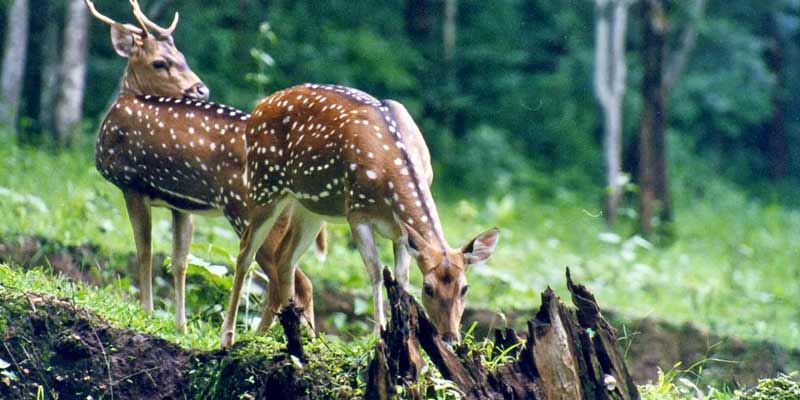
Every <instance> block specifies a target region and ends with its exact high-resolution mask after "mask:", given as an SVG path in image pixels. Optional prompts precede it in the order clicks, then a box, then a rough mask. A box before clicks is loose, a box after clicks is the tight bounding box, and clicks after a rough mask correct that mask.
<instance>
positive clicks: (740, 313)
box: [0, 0, 800, 367]
mask: <svg viewBox="0 0 800 400" xmlns="http://www.w3.org/2000/svg"><path fill="white" fill-rule="evenodd" d="M95 4H96V6H97V8H98V10H99V11H100V12H101V13H104V14H106V15H108V16H109V17H111V18H113V19H115V20H117V21H120V22H132V21H133V17H132V15H131V12H130V6H129V4H128V2H127V1H124V0H113V1H112V0H97V1H95ZM141 4H142V6H143V9H144V10H145V12H146V13H147V14H148V15H149V16H150V18H151V19H153V20H154V21H157V22H159V23H161V24H162V25H167V24H168V21H171V19H172V15H173V12H175V11H179V12H180V16H181V19H180V21H181V22H180V23H179V24H178V27H177V30H176V31H175V33H174V38H175V42H176V45H177V47H178V48H179V49H180V50H181V51H182V52H183V53H184V54H185V55H186V57H187V59H188V62H189V65H190V66H191V68H192V69H193V70H194V72H196V73H197V75H198V76H200V77H201V79H203V81H204V82H205V83H206V84H207V85H208V86H209V87H210V89H211V100H213V101H216V102H221V103H227V104H230V105H233V106H236V107H238V108H241V109H243V110H250V109H251V108H252V107H253V105H254V104H255V102H256V101H258V100H259V99H260V98H261V97H263V96H264V95H267V94H269V93H271V92H273V91H275V90H277V89H281V88H285V87H288V86H291V85H294V84H299V83H304V82H318V83H335V84H342V85H348V86H352V87H355V88H359V89H361V90H364V91H366V92H369V93H371V94H373V95H375V96H376V97H378V98H392V99H396V100H398V101H400V102H402V103H403V104H404V105H405V106H406V107H407V108H408V109H409V111H410V112H411V115H412V116H413V117H414V119H415V120H416V122H417V123H418V124H419V125H420V128H421V130H422V132H423V134H424V135H425V138H426V140H427V142H428V145H429V147H430V149H431V153H432V158H433V162H434V168H435V170H436V180H435V184H434V191H435V197H436V199H437V205H438V208H439V210H440V212H441V214H442V220H443V224H444V228H445V231H446V232H447V234H448V237H451V236H452V237H453V238H454V239H453V243H460V242H461V241H462V240H464V239H466V238H467V237H470V236H469V235H474V234H475V232H479V231H480V230H481V229H486V228H487V227H490V226H499V227H500V228H501V229H502V230H503V234H502V235H503V236H502V239H501V242H500V244H499V245H498V250H497V252H496V254H495V255H494V256H493V258H492V260H491V261H490V263H489V264H490V266H489V267H487V268H475V269H474V271H472V272H470V274H471V277H470V280H471V281H470V283H471V284H472V286H471V287H472V289H471V290H470V293H471V294H470V300H469V301H470V305H471V306H473V307H485V308H489V309H492V310H502V309H512V308H513V309H525V308H531V307H533V306H535V305H536V304H537V301H538V293H539V291H541V290H542V289H544V287H546V286H547V285H549V284H552V285H555V286H556V287H558V282H562V281H563V268H564V266H570V267H571V268H573V272H574V273H575V274H576V276H579V280H582V281H583V282H585V283H586V284H587V285H588V286H589V287H591V288H593V289H594V290H596V291H597V293H598V299H599V300H600V301H601V303H603V304H607V305H608V306H609V307H613V308H614V309H616V310H618V311H621V312H622V313H625V314H626V315H635V316H649V315H655V316H661V317H665V318H668V319H670V320H673V321H676V322H679V321H687V320H692V321H697V322H700V323H702V324H704V325H705V326H710V327H711V328H712V329H715V330H718V331H720V332H724V333H726V334H727V333H730V334H735V335H740V336H743V337H747V338H753V337H757V338H765V337H766V338H770V339H773V340H775V341H777V342H779V343H782V344H784V345H787V346H792V347H796V346H797V343H800V323H798V321H800V311H799V310H800V285H799V284H798V282H800V269H799V268H798V263H797V260H799V259H800V185H799V184H800V0H767V1H753V0H637V1H631V0H594V1H592V0H563V1H548V0H497V1H479V0H402V1H401V0H398V1H377V0H329V1H286V0H231V1H219V0H204V1H200V0H141ZM0 12H1V14H2V16H3V17H2V19H0V37H2V38H4V42H2V46H3V47H2V51H3V54H2V58H3V59H2V72H1V73H2V77H1V78H2V80H1V82H0V83H1V85H0V91H1V94H0V221H2V224H0V239H2V238H4V237H7V238H12V237H16V235H30V234H35V235H41V236H43V237H45V238H48V239H52V240H55V241H57V242H59V243H64V244H81V243H85V242H89V243H93V244H97V245H98V246H99V248H100V249H102V251H108V252H111V253H113V254H115V255H119V254H123V256H119V257H118V259H124V260H127V258H125V257H127V254H129V253H130V252H132V251H133V249H134V245H133V240H132V236H131V234H130V227H129V224H128V221H127V218H126V217H125V213H124V206H123V205H122V196H121V195H120V193H119V191H118V190H117V189H116V188H115V187H113V185H111V184H110V183H107V182H105V181H104V180H103V179H102V178H101V177H100V176H99V174H98V173H97V172H96V171H95V169H94V161H93V159H94V148H93V142H94V138H95V135H96V129H97V126H98V124H99V122H100V119H101V118H102V116H103V114H104V112H105V110H106V108H107V107H108V106H109V105H110V102H111V101H112V99H113V97H114V92H115V90H116V88H117V86H118V84H119V80H120V78H121V76H122V73H123V69H124V66H125V60H124V59H122V58H120V57H119V56H117V55H116V53H115V52H114V50H113V48H112V46H111V43H110V38H109V28H108V26H106V25H104V24H101V23H98V22H97V21H95V20H94V19H93V18H91V17H90V16H89V15H88V14H89V13H88V11H87V9H86V6H85V4H84V2H83V0H61V1H56V0H0ZM161 216H162V217H164V216H166V214H161ZM162 219H165V218H162ZM199 220H200V219H199ZM197 225H198V229H197V230H196V231H195V232H196V233H195V242H196V243H200V244H209V245H214V246H215V248H222V249H224V251H222V252H217V254H224V252H225V251H229V252H232V251H233V250H234V249H236V244H237V241H236V238H235V235H233V234H232V233H231V231H230V229H229V228H228V227H227V224H225V223H224V221H220V220H217V221H215V222H212V223H211V224H207V223H205V222H201V223H198V224H197ZM331 231H332V235H333V236H332V240H331V243H332V249H331V257H329V260H331V261H329V263H330V264H331V265H335V266H336V268H332V267H326V266H325V265H322V264H320V263H318V262H317V261H316V260H313V259H311V257H306V258H304V259H303V261H302V262H303V268H304V270H306V271H307V272H308V273H309V276H311V277H312V279H314V282H315V287H325V285H326V284H329V286H330V287H335V288H336V289H337V290H343V288H347V289H348V290H353V291H354V292H355V293H356V298H357V299H358V301H357V302H356V303H355V306H354V309H355V314H358V315H361V316H364V317H363V321H361V322H362V323H363V329H361V330H360V332H362V333H363V332H368V330H369V328H368V326H369V325H368V324H367V323H366V322H365V321H366V320H367V318H368V315H369V312H368V309H369V303H370V302H369V295H370V293H369V290H368V289H367V287H368V285H367V283H366V282H367V277H366V274H365V273H364V271H363V265H362V263H361V261H360V259H359V258H358V256H357V255H356V253H355V252H354V251H353V250H352V249H349V248H347V246H346V245H344V244H345V243H346V242H347V233H346V228H339V227H332V228H331ZM455 238H458V240H455ZM154 239H155V240H154V243H155V246H156V249H157V250H159V251H167V250H168V249H169V243H170V231H169V224H168V223H167V222H166V221H165V220H164V221H162V222H161V223H159V224H156V225H154ZM209 248H210V247H209ZM384 250H385V251H386V253H385V254H389V250H387V249H384ZM210 253H211V251H201V250H198V249H193V254H194V255H195V256H198V257H199V258H214V257H211V256H209V257H206V255H207V254H210ZM217 258H220V257H217ZM221 258H222V259H223V262H222V263H225V262H229V260H225V257H224V256H223V257H221ZM307 259H308V260H307ZM195 261H197V259H196V260H195ZM122 264H123V263H122V262H121V263H120V265H122ZM198 264H199V261H198ZM92 267H93V266H92ZM223 270H224V268H223ZM93 271H94V270H93ZM117 272H119V270H117ZM93 273H95V274H108V275H109V276H106V277H105V278H107V280H106V281H105V282H110V283H109V284H110V285H119V287H122V288H124V289H123V290H130V291H131V293H133V289H128V286H129V285H127V283H128V281H124V280H123V281H119V280H118V279H119V278H118V276H113V277H112V276H111V273H110V272H108V271H106V270H102V271H99V272H96V271H95V272H93ZM190 273H191V272H190ZM119 275H122V276H124V274H122V273H120V274H119ZM413 275H415V273H412V283H414V282H416V281H414V279H417V278H415V277H414V276H413ZM119 282H123V283H124V284H123V283H119ZM214 282H216V281H214ZM318 282H320V285H319V286H316V285H317V283H318ZM326 282H327V283H326ZM156 283H157V285H160V286H159V287H160V288H161V289H160V290H161V292H160V296H161V297H162V298H163V299H164V300H162V301H163V302H164V303H163V304H162V305H165V308H167V309H168V308H169V307H170V305H169V300H168V299H169V298H170V296H169V292H168V291H166V290H169V289H168V288H169V287H170V286H171V285H170V284H169V278H168V277H166V278H165V279H162V281H161V282H160V283H159V281H157V282H156ZM192 284H194V285H195V286H194V287H195V289H194V291H193V289H192V288H191V286H190V289H189V291H190V292H189V307H190V308H189V310H190V314H193V315H194V316H197V315H198V314H199V315H200V317H199V319H200V320H201V321H206V322H207V321H212V322H214V321H215V320H214V319H215V318H216V319H218V318H219V310H220V309H221V307H222V306H221V304H224V299H225V296H226V293H227V292H225V290H219V291H216V292H214V291H209V290H203V289H202V288H204V287H205V286H202V285H200V284H198V283H197V281H194V283H192V282H191V281H190V285H192ZM228 284H229V283H228ZM220 285H221V287H223V289H224V285H225V283H220ZM114 287H115V288H116V287H117V286H114ZM165 288H167V289H165ZM208 304H216V305H217V308H211V307H208ZM318 304H323V302H322V301H321V300H320V302H319V303H318ZM206 307H207V308H206ZM339 317H340V316H337V315H331V316H330V318H331V320H332V321H333V322H332V323H333V324H339V323H340V322H341V321H340V320H341V318H339ZM337 318H338V319H337ZM211 325H212V326H215V325H214V324H211ZM209 337H212V338H215V337H216V334H213V335H211V336H209ZM670 365H671V364H670ZM667 367H669V365H667Z"/></svg>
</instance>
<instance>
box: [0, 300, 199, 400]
mask: <svg viewBox="0 0 800 400" xmlns="http://www.w3.org/2000/svg"><path fill="white" fill-rule="evenodd" d="M2 301H3V305H2V306H1V307H2V311H3V318H4V319H5V321H6V330H5V332H4V334H3V348H2V349H0V355H1V356H0V358H2V359H4V360H7V361H9V362H10V363H12V366H11V367H9V370H10V371H12V372H13V373H14V374H15V375H16V379H11V378H9V377H6V378H5V379H3V382H2V384H0V397H2V398H4V399H6V398H7V399H30V398H36V394H37V391H39V390H43V391H44V393H45V394H46V398H50V397H51V395H52V394H56V393H57V394H58V398H59V399H87V398H89V397H87V396H92V397H91V398H95V399H96V398H119V399H135V398H138V399H145V398H147V399H168V398H179V397H183V394H184V393H186V392H187V382H186V379H185V377H184V372H183V371H185V370H186V369H187V366H188V365H189V364H190V359H191V358H192V353H191V352H188V351H186V350H183V349H181V348H180V347H178V346H177V345H175V344H172V343H170V342H168V341H165V340H162V339H159V338H155V337H152V336H149V335H143V334H140V333H137V332H134V331H131V330H124V329H116V328H113V327H110V326H109V325H108V324H107V323H106V322H104V321H102V320H101V319H100V318H97V317H96V316H94V315H92V314H91V313H89V312H87V311H85V310H82V309H79V308H76V307H73V306H72V305H71V304H69V303H68V302H66V301H64V300H60V299H56V298H53V297H48V296H37V295H33V294H19V295H17V296H9V297H6V298H3V299H2ZM40 387H41V389H40Z"/></svg>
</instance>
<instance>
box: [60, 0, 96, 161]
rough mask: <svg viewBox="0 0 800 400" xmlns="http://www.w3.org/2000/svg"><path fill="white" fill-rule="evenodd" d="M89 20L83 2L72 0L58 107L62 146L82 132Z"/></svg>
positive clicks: (68, 13)
mask: <svg viewBox="0 0 800 400" xmlns="http://www.w3.org/2000/svg"><path fill="white" fill-rule="evenodd" d="M88 22H89V17H88V12H87V10H86V5H85V4H84V2H83V1H82V0H69V3H68V5H67V18H66V24H65V26H64V54H63V57H62V62H61V72H60V74H59V75H60V77H61V88H60V90H59V93H58V102H57V104H56V118H55V123H56V129H55V131H56V138H57V140H58V142H59V143H60V144H61V145H69V144H71V143H72V142H74V140H75V138H76V136H77V134H78V133H79V132H80V122H81V117H82V113H81V108H82V105H83V94H84V87H85V84H86V53H87V50H88V49H87V45H88V35H89V32H88V28H89V24H88Z"/></svg>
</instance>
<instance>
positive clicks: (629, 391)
mask: <svg viewBox="0 0 800 400" xmlns="http://www.w3.org/2000/svg"><path fill="white" fill-rule="evenodd" d="M384 285H385V286H386V290H387V293H388V297H389V304H390V306H391V310H392V319H391V324H390V325H389V330H388V331H385V332H383V334H382V335H381V340H380V341H379V342H378V343H377V345H376V348H375V356H374V357H373V359H372V361H371V362H370V366H369V378H368V384H367V393H366V396H365V398H367V399H390V398H393V397H394V396H395V395H396V393H394V390H395V387H396V385H405V384H406V383H409V381H411V382H413V381H415V379H416V375H417V374H418V372H419V370H420V369H421V363H422V358H421V357H419V355H418V354H417V353H416V348H417V345H418V344H419V345H420V346H421V347H422V348H423V349H424V350H425V352H426V353H427V354H428V356H429V357H430V360H431V362H432V363H433V364H434V366H435V367H436V368H437V369H438V370H439V372H440V373H441V374H442V376H443V377H444V378H446V379H449V380H451V381H452V382H453V383H455V384H456V386H458V388H459V389H460V391H461V392H462V393H463V394H464V397H465V398H466V399H504V398H505V399H531V400H537V399H539V400H541V399H548V400H561V399H563V400H584V399H586V400H588V399H592V400H595V399H599V400H605V399H608V400H611V399H619V400H632V399H638V398H639V393H638V392H637V389H636V386H635V385H634V384H633V381H632V380H631V378H630V375H629V374H628V370H627V367H626V366H625V362H624V357H623V355H622V353H621V351H620V349H619V346H618V342H617V337H616V333H615V331H614V329H613V328H612V327H611V325H610V324H609V323H608V322H607V321H606V320H605V319H604V318H603V316H602V314H601V313H600V308H599V306H598V305H597V302H596V301H595V299H594V296H593V295H592V294H591V293H590V292H589V291H588V290H587V289H586V288H585V287H583V286H581V285H575V284H574V283H573V282H572V279H571V277H570V275H569V270H567V286H568V288H569V291H570V293H571V294H572V301H573V304H574V305H575V306H576V307H577V310H573V309H570V308H568V307H567V306H565V305H564V304H563V303H561V301H560V299H559V298H558V296H556V295H555V293H553V291H552V290H550V289H548V290H547V291H545V292H544V293H543V294H542V306H541V307H540V308H539V312H538V313H537V314H536V317H535V318H534V319H532V320H530V321H529V322H528V332H527V335H528V341H527V342H526V343H525V345H524V346H521V342H520V341H519V337H518V336H517V334H516V333H515V332H514V331H513V330H511V329H506V330H497V331H496V337H497V338H498V339H497V340H496V341H495V349H494V354H502V353H506V355H507V356H508V359H507V360H506V361H505V362H501V363H500V364H499V365H497V366H496V367H495V368H494V369H493V370H487V369H486V367H485V366H484V364H483V363H482V362H481V359H480V356H479V355H478V354H476V353H473V354H470V353H469V351H468V349H467V348H466V347H464V346H457V347H456V348H455V350H453V349H451V348H450V347H449V346H448V345H446V344H445V343H444V342H443V341H442V340H441V339H440V338H439V336H438V333H437V332H436V328H435V327H434V326H433V324H431V322H430V321H429V320H428V318H427V317H426V316H425V313H424V311H423V310H422V307H421V306H420V305H419V303H417V302H416V300H414V298H413V297H412V296H411V295H410V294H408V293H407V292H405V291H404V290H402V289H401V288H400V287H399V285H398V284H397V282H396V281H394V280H393V279H392V278H391V274H390V273H389V271H388V269H385V270H384ZM405 390H406V391H405V395H406V396H407V397H410V398H421V394H420V393H417V392H415V391H413V389H412V388H409V387H408V386H406V388H405Z"/></svg>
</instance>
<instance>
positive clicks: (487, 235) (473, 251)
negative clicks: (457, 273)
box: [461, 228, 500, 265]
mask: <svg viewBox="0 0 800 400" xmlns="http://www.w3.org/2000/svg"><path fill="white" fill-rule="evenodd" d="M499 238H500V230H499V229H497V228H492V229H489V230H488V231H486V232H483V233H481V234H480V235H478V236H476V237H475V239H472V240H470V242H469V243H467V244H466V245H465V246H464V247H463V248H461V252H462V253H464V259H465V260H466V263H467V265H475V264H480V263H482V262H484V261H486V260H488V259H489V256H491V255H492V252H493V251H494V248H495V246H496V245H497V239H499Z"/></svg>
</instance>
